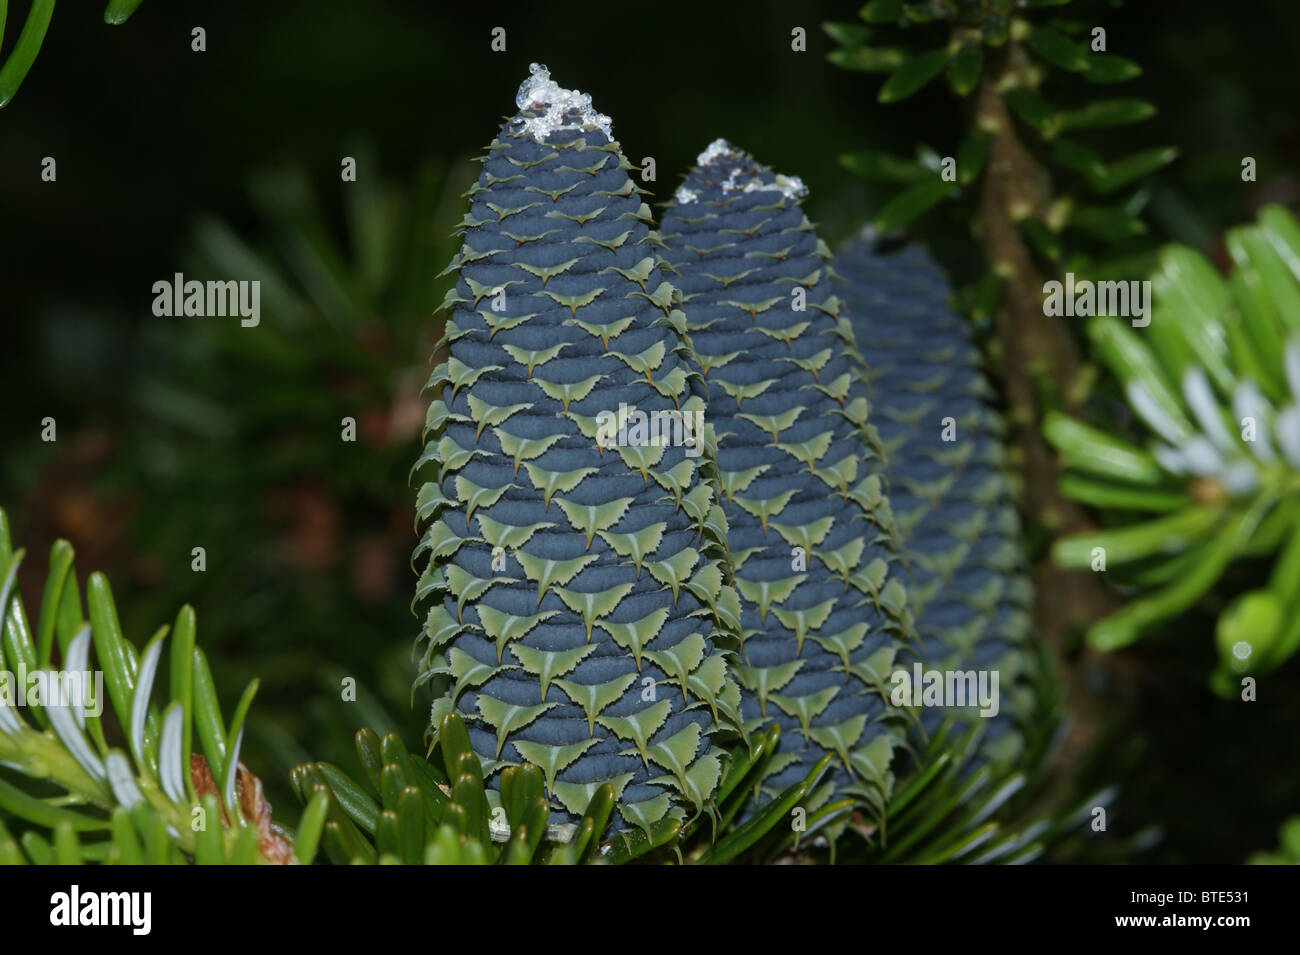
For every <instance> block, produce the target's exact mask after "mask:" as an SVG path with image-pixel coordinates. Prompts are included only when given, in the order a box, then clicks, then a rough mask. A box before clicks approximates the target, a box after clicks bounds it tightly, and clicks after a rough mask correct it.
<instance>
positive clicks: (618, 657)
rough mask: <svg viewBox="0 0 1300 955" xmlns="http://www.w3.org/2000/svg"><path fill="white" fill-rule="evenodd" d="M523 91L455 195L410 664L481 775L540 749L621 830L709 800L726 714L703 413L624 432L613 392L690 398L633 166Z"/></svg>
mask: <svg viewBox="0 0 1300 955" xmlns="http://www.w3.org/2000/svg"><path fill="white" fill-rule="evenodd" d="M535 72H536V71H535ZM542 95H549V96H552V97H559V96H561V95H567V94H566V91H562V90H559V89H558V87H553V86H552V87H550V88H544V89H543V91H542ZM521 105H522V107H523V108H522V111H521V113H519V114H518V115H516V116H515V117H514V118H512V119H510V120H508V121H507V122H506V124H505V126H504V127H503V129H502V131H501V133H500V135H499V136H498V138H497V139H496V140H495V141H494V142H493V143H492V145H491V146H490V147H489V153H488V155H487V157H486V159H485V161H484V168H483V173H482V175H481V176H480V178H479V181H478V183H477V185H476V186H475V187H474V188H473V189H472V190H471V192H470V195H471V196H472V205H471V208H470V212H469V214H468V215H467V216H466V217H465V222H464V239H465V244H464V247H463V248H462V249H461V252H460V254H459V255H458V256H457V257H456V260H455V262H454V263H453V265H454V266H455V267H456V268H457V269H458V270H459V273H458V279H457V284H456V288H455V290H454V292H453V293H451V294H450V295H449V296H448V302H447V304H448V305H449V306H451V307H452V308H453V311H452V313H451V317H450V319H449V320H448V322H447V326H446V334H445V338H444V343H445V345H446V348H447V358H446V360H445V361H443V362H442V363H441V364H439V365H438V367H437V368H436V369H435V370H434V372H433V375H432V377H431V378H430V381H429V387H430V388H431V389H433V394H434V396H435V397H434V400H433V402H432V404H431V405H430V407H429V414H428V419H427V425H426V432H425V433H426V443H425V453H424V455H423V456H422V457H421V459H420V461H419V464H418V466H426V465H427V466H429V467H430V468H433V467H435V466H436V473H431V480H429V481H428V482H427V483H425V484H424V485H423V487H422V488H421V490H420V493H419V499H418V502H417V513H418V520H419V521H420V522H428V523H427V526H426V528H425V531H424V536H423V538H422V540H421V542H420V545H419V547H418V548H417V550H416V558H417V560H418V559H423V558H424V556H425V555H427V557H428V562H427V565H426V566H425V568H424V571H423V574H422V576H421V578H420V582H419V584H418V587H417V593H416V599H417V601H418V602H421V603H423V602H425V601H428V600H430V598H432V600H431V604H430V606H429V609H428V612H427V618H426V620H425V625H424V629H423V632H422V634H421V637H420V641H421V644H422V646H423V651H424V652H423V659H422V661H421V665H420V671H421V672H420V677H419V681H418V683H419V684H424V683H431V684H432V685H433V687H434V689H435V691H436V696H437V700H436V702H435V704H434V707H433V721H432V728H433V729H435V730H436V729H437V727H439V726H440V725H441V723H442V719H443V716H444V715H445V714H447V713H449V712H452V711H453V710H454V711H457V712H459V713H460V714H462V715H463V716H464V717H465V721H466V724H467V726H468V732H469V738H470V740H471V741H472V744H473V748H474V751H475V752H476V753H477V755H478V757H479V758H480V759H481V760H482V763H483V774H484V776H485V777H487V778H488V779H490V780H492V781H493V783H494V785H499V783H500V774H501V773H502V771H503V770H505V769H507V768H508V767H510V766H513V765H518V764H520V763H522V762H524V761H529V762H532V763H535V764H536V765H538V766H540V767H541V768H542V770H543V773H544V778H545V789H546V792H547V795H548V798H549V800H550V805H551V807H552V810H553V815H552V819H553V821H554V822H556V823H557V824H562V823H565V822H568V823H570V824H576V823H577V820H578V818H579V816H580V814H581V813H582V812H583V811H584V809H585V808H586V806H587V805H588V804H589V803H590V801H591V799H592V798H593V796H594V795H595V793H596V792H597V791H598V790H599V789H600V788H601V787H602V786H604V785H606V784H609V785H611V786H612V787H613V790H614V796H615V799H616V800H617V812H616V813H615V815H614V818H613V825H614V827H615V829H616V830H626V829H629V828H631V827H633V826H635V827H638V828H640V829H641V830H643V831H644V832H646V833H651V832H653V831H654V827H655V826H656V825H660V824H665V823H666V822H668V821H671V820H677V821H681V820H684V819H685V818H686V817H687V815H688V814H689V815H696V814H698V813H700V812H701V811H703V810H705V809H706V808H708V807H709V806H710V804H711V799H712V795H713V792H714V790H715V789H716V787H717V785H718V782H719V780H720V778H721V777H722V774H723V771H724V768H725V767H724V765H723V760H722V755H723V754H722V752H721V750H719V749H718V748H717V747H716V746H715V745H714V744H713V742H712V735H713V734H714V733H715V732H716V731H718V730H719V729H720V728H722V727H724V726H726V725H728V724H731V725H735V724H736V723H737V722H738V716H737V714H736V712H735V708H736V706H737V703H738V692H737V690H736V687H735V685H734V683H733V682H732V681H731V680H730V678H729V676H728V673H727V665H726V661H725V659H724V657H723V650H722V647H723V646H726V645H728V644H734V642H735V636H734V633H735V627H736V624H737V617H738V610H739V608H738V605H737V602H736V599H735V595H734V592H733V591H732V590H731V588H730V586H729V584H727V583H725V578H726V576H727V574H728V571H727V564H726V545H725V535H726V522H725V519H724V517H723V515H722V512H721V510H720V509H719V508H718V506H717V504H716V503H715V502H714V499H713V490H712V485H711V484H710V483H709V482H708V481H707V479H706V471H707V469H708V468H709V467H710V458H711V451H710V449H709V446H708V445H709V440H708V438H707V435H705V434H704V433H703V432H702V431H701V430H700V429H699V428H698V427H693V428H692V432H693V434H694V440H693V442H691V446H689V447H688V446H683V445H682V444H681V443H674V444H672V445H671V446H669V445H665V444H662V443H658V442H654V441H651V440H647V437H646V436H645V435H644V433H643V434H642V435H641V436H640V438H638V436H637V435H636V433H635V431H634V430H631V429H634V428H635V423H633V424H631V425H629V429H630V430H629V431H628V433H627V435H626V439H627V440H622V438H621V437H620V435H619V434H618V420H619V414H620V409H621V408H626V409H627V410H628V411H631V412H635V413H638V414H641V415H642V416H646V415H656V416H660V415H664V416H668V419H669V420H671V418H672V416H677V425H678V435H679V437H680V436H681V434H682V432H681V425H682V424H683V420H684V421H685V422H686V423H687V424H689V425H691V426H694V425H695V424H696V419H695V416H696V415H697V414H701V413H702V412H703V399H702V398H701V396H700V395H699V394H698V393H697V392H698V389H697V388H695V387H694V386H693V385H692V383H691V376H690V369H689V367H688V365H687V364H686V361H685V360H684V357H683V354H682V346H681V340H680V334H679V333H680V331H681V330H682V327H683V318H682V316H681V313H680V312H677V311H675V310H673V308H672V301H673V296H674V294H675V293H674V291H673V287H672V286H671V285H670V284H669V283H668V282H667V281H665V280H664V279H663V278H662V276H661V274H660V272H661V263H660V259H659V258H658V256H657V253H656V248H657V246H658V244H659V240H658V235H657V234H656V233H655V232H653V231H651V229H650V227H649V219H650V216H649V210H648V209H647V208H646V206H645V204H644V203H643V202H642V201H641V199H640V197H639V195H638V193H639V190H638V189H637V188H636V187H635V186H634V185H633V183H632V180H631V179H630V178H629V177H628V175H627V170H628V169H629V168H630V167H629V166H628V164H627V161H626V160H625V159H624V158H623V156H622V154H621V152H620V151H619V147H618V144H617V143H616V142H614V141H612V140H611V139H610V138H609V136H608V135H607V134H606V132H605V131H604V130H602V129H601V128H600V125H601V123H600V121H601V120H602V119H603V117H595V118H594V119H592V118H590V117H584V116H583V115H581V114H580V113H579V111H578V110H577V109H571V110H568V111H563V112H559V111H557V110H555V109H554V108H552V110H551V112H550V113H548V111H547V109H546V106H548V105H551V106H552V107H554V106H556V105H558V100H557V99H548V100H532V101H529V100H527V99H526V98H525V93H523V92H521ZM557 113H558V115H557ZM548 117H549V120H548ZM548 122H550V125H546V124H547V123H548ZM607 122H608V121H607V120H605V123H606V124H607ZM539 126H542V127H543V128H542V130H541V131H540V132H539V131H538V127H539ZM606 128H607V127H606ZM535 134H536V135H537V137H538V138H534V135H535ZM611 421H612V422H613V424H612V426H611ZM692 432H687V433H686V436H687V437H688V438H689V437H690V436H691V433H692ZM719 640H721V644H719V642H718V641H719ZM597 835H600V834H599V833H598V834H597Z"/></svg>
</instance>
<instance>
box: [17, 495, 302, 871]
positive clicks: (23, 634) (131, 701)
mask: <svg viewBox="0 0 1300 955" xmlns="http://www.w3.org/2000/svg"><path fill="white" fill-rule="evenodd" d="M23 557H24V552H23V551H22V550H18V551H14V550H13V547H12V545H11V543H10V539H9V523H8V517H7V516H6V514H5V512H4V511H3V510H0V621H3V639H2V640H0V673H4V674H5V689H4V693H5V696H6V699H5V701H4V703H3V705H0V764H3V767H4V768H3V769H0V861H3V862H18V861H23V860H24V858H26V859H30V860H31V861H33V862H36V863H54V862H58V863H61V864H80V863H81V862H108V863H121V864H141V863H144V864H150V865H164V864H185V863H188V862H191V861H192V862H196V863H199V864H210V863H217V864H219V863H225V862H233V863H241V864H248V863H254V862H267V861H278V862H287V861H289V860H290V858H291V856H292V851H293V846H292V845H291V844H290V842H289V841H287V840H286V838H285V837H284V836H285V834H284V833H282V832H281V831H280V830H278V829H276V828H274V827H272V826H271V824H270V807H269V806H267V805H266V804H265V802H264V801H263V800H262V796H261V784H260V782H258V781H257V780H256V779H255V778H254V777H252V776H251V774H249V773H248V771H247V770H246V769H244V768H243V766H242V763H240V760H239V756H240V747H241V745H242V742H243V735H244V722H245V718H246V716H247V714H248V709H249V706H250V705H251V703H252V700H253V696H254V694H255V693H256V691H257V683H256V681H254V682H253V683H252V684H250V685H249V686H248V688H247V689H246V690H245V692H244V695H243V697H242V698H241V699H240V701H239V703H238V705H237V706H236V707H235V708H234V710H233V712H232V713H231V717H230V723H229V725H228V726H227V724H226V722H225V718H224V716H223V714H222V709H221V705H220V702H219V700H218V699H217V697H216V695H215V693H214V692H213V688H212V675H211V672H210V671H209V669H208V663H207V658H206V657H205V656H204V654H203V652H202V650H200V649H198V648H197V647H196V646H195V617H194V611H193V610H192V609H191V608H189V607H183V608H182V609H181V612H180V613H179V614H178V615H177V617H176V624H175V627H174V628H168V627H167V626H163V627H160V628H159V629H158V630H157V632H155V633H154V635H153V637H152V638H151V639H150V640H149V642H148V643H147V644H146V645H145V647H144V649H143V650H139V649H137V648H136V646H135V645H134V644H133V643H132V642H131V641H129V640H128V639H126V637H125V636H124V635H123V633H122V628H121V625H120V623H119V621H118V614H117V607H116V605H115V604H114V602H113V595H112V591H111V590H110V588H109V585H108V581H107V580H105V579H104V577H103V575H102V574H98V573H96V574H91V575H90V578H89V580H88V581H87V584H86V588H85V604H84V606H85V611H84V612H83V609H82V608H83V604H82V593H81V589H80V587H79V585H78V582H77V573H76V569H75V567H74V566H73V552H72V547H71V545H70V544H68V542H67V541H59V542H57V543H56V544H55V545H54V548H53V549H52V551H51V554H50V572H49V575H48V577H47V580H46V584H45V587H44V589H43V597H42V599H41V604H40V612H39V614H38V616H37V617H36V618H35V628H34V629H33V627H32V625H31V621H30V620H29V618H28V616H27V612H26V610H25V608H24V606H23V601H22V599H21V597H20V596H19V595H18V592H17V588H16V586H15V583H16V578H17V572H18V568H19V565H20V564H21V563H22V561H23ZM168 639H170V645H168V644H167V641H168ZM164 647H168V649H169V650H170V652H169V654H168V657H167V658H164V656H163V650H164ZM164 670H166V671H169V679H168V681H167V682H168V695H167V696H165V697H163V699H165V700H167V701H168V702H167V704H166V705H165V706H162V707H161V708H160V707H159V706H158V705H156V704H155V703H154V702H153V696H154V688H155V685H156V683H158V682H161V680H160V677H161V675H162V674H161V672H160V671H164ZM95 671H102V674H103V687H102V693H101V692H100V688H99V687H97V686H96V685H95V684H94V682H93V680H91V679H89V678H88V676H87V677H85V678H84V680H83V675H88V674H91V673H93V672H95ZM38 672H39V673H40V674H42V677H41V679H40V681H39V682H38V681H37V679H36V677H34V676H29V675H34V674H37V673H38ZM74 674H75V675H76V677H77V678H78V680H83V682H74V681H73V680H72V679H70V678H71V677H72V675H74ZM15 678H16V679H18V680H21V681H22V683H21V686H22V690H21V691H19V690H18V689H17V688H16V687H15V686H14V685H13V680H14V679H15ZM40 687H44V689H43V690H42V689H40ZM87 690H93V691H94V693H93V694H91V695H88V694H87ZM19 692H21V693H22V696H21V697H19V695H18V694H19ZM29 692H30V693H31V694H32V695H27V694H28V693H29ZM11 694H12V697H13V698H12V699H11V698H10V697H11ZM24 699H25V701H26V706H25V707H24V706H21V705H15V702H18V703H21V702H22V701H23V700H24ZM110 709H111V711H112V715H111V716H110V715H109V710H110ZM97 711H100V712H97ZM113 717H116V719H115V720H114V719H113ZM200 808H201V809H202V814H201V815H200V814H199V809H200ZM315 811H316V812H319V810H318V809H317V810H315ZM304 818H305V823H309V822H310V818H311V814H310V813H309V814H308V815H307V816H306V817H304ZM200 820H201V821H202V824H201V825H198V824H197V823H199V822H200ZM227 820H233V822H228V821H227ZM309 854H310V853H309Z"/></svg>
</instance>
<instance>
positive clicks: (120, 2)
mask: <svg viewBox="0 0 1300 955" xmlns="http://www.w3.org/2000/svg"><path fill="white" fill-rule="evenodd" d="M141 2H143V0H109V3H108V6H107V7H105V8H104V22H105V23H108V24H112V25H114V26H117V25H120V24H122V23H125V22H126V21H127V18H128V17H130V16H131V14H132V13H134V12H135V9H136V7H138V6H140V4H141ZM53 16H54V0H32V4H31V7H30V8H29V9H28V11H27V19H26V20H25V21H23V28H22V32H21V33H19V35H18V40H17V41H16V42H15V43H14V47H13V49H12V50H10V51H9V55H8V56H7V57H5V58H3V59H0V109H3V108H4V107H5V106H7V105H9V101H10V100H12V99H13V98H14V94H15V93H17V92H18V87H19V86H21V85H22V82H23V80H24V79H25V78H26V77H27V71H28V70H30V69H31V68H32V64H33V63H34V62H36V56H37V54H38V53H40V52H41V45H42V44H43V43H44V42H45V33H46V31H47V30H48V29H49V27H50V20H51V18H52V17H53ZM8 17H9V2H8V0H0V44H2V43H3V41H4V35H5V21H6V20H7V19H8Z"/></svg>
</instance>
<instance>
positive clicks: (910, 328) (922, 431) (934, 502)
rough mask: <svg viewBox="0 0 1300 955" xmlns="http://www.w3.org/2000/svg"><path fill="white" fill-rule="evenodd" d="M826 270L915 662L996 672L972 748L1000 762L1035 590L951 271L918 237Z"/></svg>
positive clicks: (855, 244)
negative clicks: (878, 471) (846, 327)
mask: <svg viewBox="0 0 1300 955" xmlns="http://www.w3.org/2000/svg"><path fill="white" fill-rule="evenodd" d="M835 272H836V273H837V277H838V278H837V281H836V283H835V288H836V290H837V292H838V294H839V296H840V297H841V299H842V300H843V301H844V304H845V310H846V314H847V315H848V317H849V320H850V321H851V322H852V324H853V332H854V336H855V337H856V339H857V341H858V342H859V343H860V344H861V345H862V347H863V351H864V355H865V356H866V358H867V363H868V366H869V368H870V378H871V400H872V422H873V423H874V424H875V426H876V429H877V431H878V432H879V434H880V438H881V440H882V441H883V443H884V448H885V457H886V461H887V464H888V468H889V498H890V505H891V507H892V508H893V512H894V518H895V521H896V522H897V525H898V528H899V531H900V533H901V535H902V538H903V541H904V544H905V549H906V553H907V557H908V563H909V569H910V578H909V581H908V594H909V596H910V597H911V609H912V613H913V615H914V617H915V621H916V629H917V633H918V635H919V636H920V639H921V647H922V657H921V660H922V663H923V666H924V668H925V669H938V670H948V669H956V670H966V671H969V670H975V671H988V672H991V671H994V670H996V671H997V673H998V690H999V705H998V713H997V715H996V716H992V717H989V718H986V719H983V720H982V721H981V725H982V727H983V729H984V730H985V734H984V737H983V741H982V743H981V748H980V752H981V755H982V756H983V757H984V758H985V759H988V760H991V761H993V762H994V763H998V764H1006V763H1009V762H1011V761H1013V760H1014V759H1015V758H1016V757H1017V755H1018V753H1019V750H1020V747H1021V746H1022V734H1021V732H1020V724H1019V723H1018V719H1019V718H1023V716H1024V715H1025V714H1027V713H1028V712H1029V707H1030V705H1031V704H1030V696H1031V694H1030V690H1029V689H1028V688H1027V687H1026V678H1027V675H1028V673H1029V659H1028V656H1027V653H1026V644H1027V641H1028V640H1029V638H1030V634H1031V630H1032V621H1031V609H1030V608H1031V597H1032V591H1031V587H1030V583H1029V579H1028V576H1027V573H1026V569H1025V563H1024V558H1023V549H1022V544H1021V532H1020V520H1019V516H1018V512H1017V507H1016V501H1015V498H1014V496H1013V492H1012V488H1011V485H1010V483H1009V482H1008V480H1007V477H1006V473H1005V460H1004V452H1003V435H1004V427H1003V422H1002V420H1001V417H1000V415H999V414H998V413H997V411H996V410H995V409H994V408H993V407H992V405H991V404H990V400H991V397H992V390H991V388H990V385H989V382H988V380H987V378H986V377H985V375H984V371H983V369H982V367H981V361H980V355H979V352H978V350H977V348H976V346H975V344H974V343H973V342H972V339H971V334H970V326H969V323H968V322H967V321H966V320H965V319H964V318H962V317H961V316H960V315H958V314H957V313H956V312H954V311H953V310H952V309H951V308H950V307H949V305H948V297H949V294H950V288H949V284H948V280H947V278H946V276H945V275H944V274H943V272H942V270H941V269H940V268H939V267H938V265H937V264H936V263H935V262H934V261H933V260H932V259H931V258H930V256H929V255H928V254H927V253H926V251H925V250H924V249H923V248H921V247H920V246H918V245H908V246H905V247H902V248H894V249H892V250H891V249H889V248H887V247H886V246H884V245H883V244H881V243H879V242H878V241H877V240H876V239H874V238H873V237H871V236H863V237H859V238H857V239H855V240H854V241H852V242H850V243H849V244H848V245H847V246H846V247H845V248H844V249H843V250H842V251H841V252H840V253H839V255H838V256H837V257H836V259H835ZM908 665H909V666H910V661H908ZM949 702H950V701H949ZM945 715H950V711H949V710H946V709H938V708H933V707H932V708H927V709H924V710H923V715H922V725H923V726H924V727H925V729H926V730H927V731H928V732H933V731H934V730H935V729H936V727H937V726H938V725H939V724H940V723H941V722H942V720H943V718H944V717H945ZM964 715H966V716H970V715H971V714H970V712H969V710H968V711H966V712H965V714H964Z"/></svg>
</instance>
